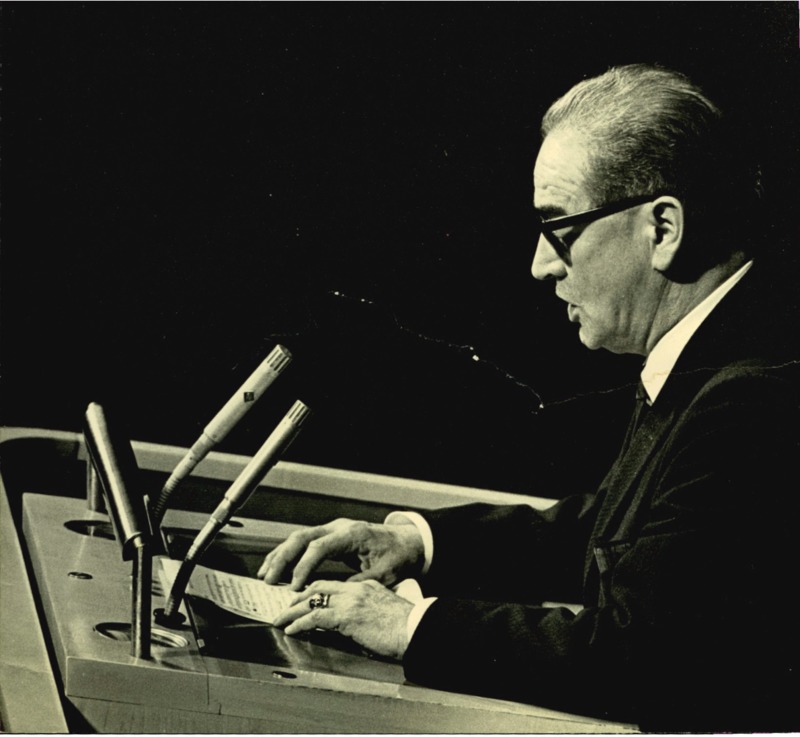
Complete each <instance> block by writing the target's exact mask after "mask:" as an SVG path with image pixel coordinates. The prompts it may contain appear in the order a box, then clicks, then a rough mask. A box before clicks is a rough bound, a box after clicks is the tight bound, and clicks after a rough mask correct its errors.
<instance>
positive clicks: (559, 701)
mask: <svg viewBox="0 0 800 737" xmlns="http://www.w3.org/2000/svg"><path fill="white" fill-rule="evenodd" d="M797 430H798V413H797V398H796V396H795V395H794V393H793V392H792V391H789V390H787V384H785V383H784V382H783V381H780V380H778V379H775V378H774V377H772V376H769V375H766V374H762V373H760V372H758V371H752V370H748V371H738V372H734V373H733V374H732V375H727V376H721V377H718V378H717V379H714V380H713V381H712V382H710V383H709V384H708V385H707V386H706V387H705V388H704V389H703V391H701V392H700V394H699V395H698V396H697V397H696V399H695V400H694V402H693V403H692V405H691V406H690V407H689V408H688V410H687V411H686V412H685V413H684V415H683V416H682V417H681V418H679V420H678V421H677V422H676V423H675V425H674V429H673V430H672V432H671V433H670V435H669V436H668V438H667V441H666V446H665V449H664V451H663V453H661V454H660V459H661V460H660V461H659V463H658V468H657V469H656V470H655V473H654V476H653V480H652V482H651V484H650V487H649V491H648V493H649V494H650V498H649V499H648V501H647V503H646V506H647V513H646V518H645V521H644V524H643V525H642V527H641V529H640V530H639V531H638V532H637V534H636V537H635V539H628V540H614V541H612V542H611V543H610V544H609V545H606V546H603V547H599V548H598V549H597V550H596V551H595V557H596V560H595V563H596V565H597V567H598V575H599V578H600V590H599V595H598V597H597V600H596V601H595V602H588V603H589V604H590V605H589V606H587V607H586V608H585V609H584V610H583V611H582V612H580V613H579V614H577V615H573V614H571V613H570V612H569V611H567V610H565V609H544V608H541V607H538V606H531V605H525V604H519V603H512V602H510V601H506V602H498V601H478V600H475V599H474V598H447V597H443V598H441V599H439V600H438V601H437V602H435V603H434V604H433V605H432V606H431V607H430V609H429V610H428V612H427V613H426V615H425V616H424V617H423V619H422V621H421V623H420V625H419V627H418V628H417V630H416V633H415V635H414V637H413V638H412V640H411V643H410V644H409V647H408V650H407V652H406V655H405V659H404V666H405V671H406V675H407V677H408V678H409V679H410V680H412V681H415V682H418V683H422V684H425V685H430V686H434V687H438V688H444V689H450V690H458V691H466V692H471V693H479V694H482V695H487V696H495V697H499V698H506V699H513V700H519V701H527V702H530V703H536V704H539V705H542V706H549V707H552V708H559V709H564V710H567V711H573V712H582V713H591V714H596V715H599V716H605V717H608V718H616V719H623V720H626V721H639V722H640V723H641V724H642V725H643V726H644V727H645V728H648V726H649V727H652V728H654V729H666V730H669V731H671V730H672V729H673V728H681V729H682V730H683V729H686V724H687V723H689V724H691V725H692V727H693V728H695V729H700V730H702V729H714V730H719V729H725V728H726V727H732V728H733V729H734V731H742V730H743V729H744V730H745V731H748V730H749V728H750V727H752V728H753V729H759V730H761V729H762V728H763V727H770V728H772V727H776V726H777V727H781V726H785V725H784V724H783V723H782V722H781V721H780V720H781V718H782V717H783V716H785V714H782V713H781V712H780V708H781V705H782V704H784V703H791V702H786V701H785V699H784V700H782V695H783V696H785V694H786V689H787V688H788V687H787V685H786V684H787V683H788V682H789V681H791V679H792V678H793V677H794V678H795V680H796V676H792V675H791V669H792V664H793V663H794V670H795V672H796V662H795V661H794V660H793V659H794V658H796V655H797V628H796V627H786V626H781V622H782V619H783V617H782V611H781V606H780V598H781V596H782V593H781V592H784V591H785V590H786V586H787V583H788V581H789V580H791V578H792V576H793V575H794V574H796V570H797V563H798V555H797V552H796V547H797V546H796V545H794V543H793V537H794V534H793V529H792V528H793V527H794V526H795V524H796V520H797V512H798V494H797V493H796V490H795V489H796V479H794V478H793V477H794V476H795V475H796V474H794V473H793V471H794V466H795V463H796V458H797V455H798V450H800V447H798V439H797V438H798V433H797ZM789 470H791V471H792V473H788V474H787V471H789ZM533 529H534V530H535V531H536V533H538V532H539V531H540V529H541V523H540V522H538V521H537V522H535V523H534V525H533ZM556 529H557V528H556ZM472 534H473V535H476V536H477V537H479V536H478V530H477V528H475V529H474V530H472ZM506 534H508V535H509V536H510V535H512V534H514V535H520V534H522V535H524V534H525V533H524V532H523V530H522V526H520V527H518V528H513V527H512V528H509V531H508V532H507V533H506ZM453 535H454V533H453ZM500 539H501V538H500V536H499V535H498V534H494V533H493V534H492V535H490V536H489V537H488V538H487V540H490V541H492V543H493V544H499V541H500ZM445 540H446V541H447V542H445V543H444V545H446V546H448V547H449V546H451V545H452V549H445V550H444V551H443V550H442V549H441V546H440V541H439V539H438V538H435V545H436V547H435V554H434V563H433V567H432V568H431V573H434V572H435V571H434V567H436V566H437V565H439V564H440V563H441V564H442V565H444V566H446V567H447V570H448V572H449V571H450V570H451V569H452V567H454V566H455V565H456V561H455V559H454V557H457V556H458V555H461V554H462V549H463V548H464V547H466V546H467V545H468V541H461V542H460V547H459V545H454V544H453V543H451V542H450V537H446V538H445ZM556 547H557V546H556ZM506 550H507V551H508V552H509V554H508V555H507V556H502V555H498V553H497V551H495V552H494V553H492V554H491V556H489V557H490V558H491V562H492V564H494V565H497V566H503V567H505V569H507V570H506V571H505V572H504V573H502V578H504V579H508V578H509V577H510V575H511V574H510V573H509V572H508V571H509V570H511V571H516V572H517V573H519V572H520V571H524V570H527V569H528V568H534V569H536V568H537V565H538V561H537V558H536V557H535V555H534V554H538V553H539V552H540V547H539V545H538V544H533V545H531V546H530V551H531V553H532V554H531V555H530V556H527V555H525V546H524V545H523V544H520V543H518V542H513V543H511V544H510V545H509V547H507V548H506ZM465 555H467V558H466V559H467V560H474V558H470V557H469V555H468V554H466V553H465ZM473 555H474V554H473ZM437 556H440V557H437ZM516 556H519V557H516ZM553 570H557V567H556V568H554V569H553ZM440 575H441V574H440ZM487 575H488V571H487ZM792 687H796V683H795V685H794V686H792ZM751 718H752V719H754V720H755V721H754V722H753V723H751V722H748V721H747V720H748V719H751ZM726 719H727V720H729V721H725V720H726ZM759 719H760V720H761V721H759ZM687 720H688V722H687ZM765 720H766V721H765ZM770 720H772V721H770ZM795 726H796V725H795Z"/></svg>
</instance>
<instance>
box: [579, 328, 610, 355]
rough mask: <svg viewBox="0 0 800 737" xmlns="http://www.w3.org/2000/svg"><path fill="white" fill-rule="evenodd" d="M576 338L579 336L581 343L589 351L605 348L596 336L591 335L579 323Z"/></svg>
mask: <svg viewBox="0 0 800 737" xmlns="http://www.w3.org/2000/svg"><path fill="white" fill-rule="evenodd" d="M578 338H580V341H581V343H583V344H584V345H585V346H586V347H587V348H588V349H589V350H590V351H596V350H597V349H598V348H605V346H604V345H603V344H602V343H601V342H600V341H599V340H597V336H595V335H592V333H591V332H590V331H588V330H586V328H585V327H584V326H583V325H581V328H580V330H579V331H578Z"/></svg>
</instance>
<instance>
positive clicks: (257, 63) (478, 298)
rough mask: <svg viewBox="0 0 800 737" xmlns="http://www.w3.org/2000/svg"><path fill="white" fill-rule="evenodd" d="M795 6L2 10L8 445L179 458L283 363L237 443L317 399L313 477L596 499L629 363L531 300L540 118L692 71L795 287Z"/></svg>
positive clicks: (630, 375) (250, 443)
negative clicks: (583, 92) (588, 82)
mask: <svg viewBox="0 0 800 737" xmlns="http://www.w3.org/2000/svg"><path fill="white" fill-rule="evenodd" d="M797 13H798V10H797V4H796V3H792V2H788V3H771V2H770V3H708V4H705V3H686V4H683V3H620V4H613V3H590V4H580V3H547V4H546V3H518V4H506V3H492V4H479V3H469V4H454V3H446V4H429V3H410V4H406V3H389V4H380V3H365V4H345V3H326V4H313V3H298V4H284V3H266V4H250V3H248V4H233V3H230V4H213V3H198V4H188V5H184V4H165V3H142V4H116V3H111V4H102V3H90V4H86V5H82V4H71V3H57V4H47V3H32V4H21V3H14V4H5V5H4V6H3V7H2V21H3V101H2V104H3V128H2V224H1V225H0V227H1V228H2V231H1V232H0V236H1V237H2V250H1V251H0V258H2V262H1V265H2V283H1V284H0V297H1V298H2V323H0V329H1V331H2V332H0V339H1V342H0V350H1V351H2V354H1V356H0V357H1V359H2V372H3V377H2V397H1V399H2V410H1V411H2V415H0V421H2V423H3V424H5V425H23V426H34V427H48V428H57V429H67V430H79V429H80V428H81V422H82V414H83V411H84V410H85V407H86V405H87V403H88V402H89V401H92V400H100V401H103V402H104V403H105V404H106V407H107V409H109V410H110V411H113V412H114V413H116V414H117V415H118V416H119V417H120V418H122V419H124V420H125V422H126V423H127V425H128V428H129V434H130V435H131V436H132V437H135V438H137V439H142V440H149V441H154V442H167V443H174V444H178V445H188V444H190V443H191V442H192V441H193V440H194V439H195V437H196V436H197V434H198V433H199V432H200V430H201V429H202V427H203V426H204V425H205V424H206V423H207V422H208V420H210V419H211V417H212V416H213V415H214V413H215V412H216V410H217V409H218V408H219V407H220V406H221V405H222V404H223V403H224V402H225V401H226V400H227V398H228V396H229V395H230V394H231V393H232V392H233V391H234V390H235V389H236V388H237V387H238V386H239V385H240V383H241V382H242V381H243V380H244V379H245V378H246V377H247V375H248V374H249V373H250V371H252V369H253V368H255V366H256V365H257V364H258V363H259V362H260V361H261V360H262V358H263V357H264V356H265V355H266V353H267V352H268V351H269V350H270V348H271V347H272V346H273V345H274V344H275V342H276V341H280V342H282V343H283V344H284V345H286V346H287V347H289V348H290V349H291V350H292V352H293V353H294V355H295V360H294V362H293V364H292V366H291V367H290V369H289V372H288V373H287V374H286V375H284V376H282V377H281V379H280V380H279V383H276V385H275V386H274V387H273V388H272V389H271V390H270V392H269V393H268V395H267V396H266V397H265V399H264V400H262V402H261V403H260V404H259V405H258V406H257V407H256V408H255V409H254V410H253V412H252V413H251V414H250V415H249V416H248V418H247V419H246V420H245V421H244V422H243V423H242V426H241V427H240V428H237V430H235V431H234V432H233V433H232V434H231V435H230V436H229V438H228V439H227V440H226V441H224V443H223V444H222V446H221V448H220V449H222V450H229V451H234V452H242V453H252V452H254V451H255V450H256V449H257V448H258V446H259V445H260V443H261V442H262V440H263V439H264V437H266V435H267V433H268V432H269V430H270V429H271V427H272V425H273V424H274V423H275V422H276V421H277V420H278V419H279V417H280V416H282V415H283V413H284V412H285V410H286V409H287V408H288V406H289V405H290V403H291V401H292V400H293V399H294V398H295V397H301V398H303V399H304V400H305V401H307V402H308V403H309V404H310V405H312V407H313V409H314V410H315V416H314V418H313V419H312V420H311V421H310V423H309V424H308V425H307V427H306V429H305V430H304V432H303V434H302V435H301V437H300V439H299V440H298V441H297V442H296V443H295V444H294V445H293V447H292V448H291V449H290V451H289V455H288V457H289V458H291V459H293V460H302V461H307V462H312V463H320V464H324V465H331V466H338V467H345V468H357V469H362V470H370V471H378V472H384V473H394V474H401V475H408V476H416V477H423V478H431V479H437V480H442V481H451V482H456V483H465V484H471V485H479V486H487V487H493V488H503V489H511V490H523V491H524V490H528V491H539V492H540V493H547V494H548V495H554V496H558V495H561V494H562V493H565V492H566V491H569V490H571V489H572V488H574V487H580V486H581V485H582V484H585V483H594V482H596V480H597V479H598V478H599V477H600V476H601V475H602V472H603V470H604V466H606V465H607V463H608V458H609V456H612V457H613V453H614V450H615V446H616V444H617V443H618V442H619V440H620V436H621V433H622V432H623V430H624V426H625V424H626V421H627V412H628V410H629V406H630V401H631V400H630V392H631V382H632V381H634V380H635V374H636V372H637V369H638V366H639V364H640V360H639V359H636V358H632V357H619V356H612V355H610V354H607V353H605V352H590V351H588V350H586V349H585V348H583V347H582V346H581V345H580V343H579V342H578V340H577V337H576V333H575V327H574V326H573V325H571V324H569V323H568V322H567V319H566V313H565V310H564V309H563V305H562V304H561V303H559V302H557V301H556V300H555V299H554V298H553V294H552V286H551V285H542V284H536V283H535V282H534V281H533V279H532V278H531V276H530V273H529V267H530V261H531V258H532V255H533V250H534V246H535V243H536V238H537V234H536V226H535V222H534V219H533V215H532V212H531V207H530V199H531V184H530V179H531V168H532V164H533V161H534V159H535V156H536V152H537V148H538V142H539V141H538V122H539V120H540V118H541V115H542V113H543V112H544V110H545V109H546V108H547V106H548V105H549V103H550V102H552V100H553V99H555V98H556V97H557V96H559V95H560V94H562V93H563V92H564V91H566V89H568V88H569V87H570V86H571V85H572V84H574V83H575V82H576V81H578V80H579V79H581V78H582V77H585V76H591V75H594V74H597V73H600V72H602V71H604V70H605V69H606V68H607V67H608V66H610V65H613V64H619V63H628V62H636V61H649V62H660V63H663V64H665V65H668V66H673V67H676V68H678V69H680V70H682V71H685V72H686V73H688V74H689V75H690V76H691V77H693V78H694V79H695V80H696V81H698V82H700V83H701V84H702V85H704V86H705V87H706V89H707V90H708V91H709V93H710V94H711V95H712V97H716V99H718V100H719V101H721V103H722V104H723V105H726V106H728V107H729V108H731V109H733V110H734V111H738V112H739V113H740V114H742V115H744V116H746V117H747V118H748V119H749V120H751V121H752V128H751V131H749V132H748V134H747V135H745V136H743V140H742V141H741V145H742V146H743V147H754V146H755V147H757V148H760V149H762V154H761V155H762V161H763V169H764V172H765V183H766V187H767V192H768V195H769V200H768V207H769V210H768V217H767V218H765V223H764V232H765V233H766V234H767V236H768V238H767V241H768V244H769V246H770V249H769V250H770V255H771V257H773V258H778V259H781V260H782V262H783V263H784V264H785V270H784V273H785V275H786V277H787V279H788V280H789V281H788V283H789V284H791V285H793V284H794V283H795V275H796V273H797V264H798V258H797V255H796V253H795V252H796V250H797V248H796V247H797V235H798V227H797V224H798V218H797V203H798V202H800V196H799V195H800V192H798V177H797V163H798V152H799V151H800V133H799V132H798V129H800V125H798V119H799V118H798V97H800V96H798V93H797V90H798V89H800V74H798V72H800V51H799V50H798V17H797ZM731 217H732V218H735V217H736V207H735V203H733V206H732V209H731ZM776 288H777V286H776ZM792 294H794V291H793V292H792ZM476 355H477V356H478V359H475V358H474V356H476ZM542 404H543V405H544V407H545V408H544V409H543V410H542V409H541V407H540V405H542ZM554 469H559V474H558V481H559V483H560V484H561V486H559V487H558V488H551V487H549V486H547V485H546V484H547V483H548V482H549V481H552V479H553V475H554V474H553V471H554Z"/></svg>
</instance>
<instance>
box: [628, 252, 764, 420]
mask: <svg viewBox="0 0 800 737" xmlns="http://www.w3.org/2000/svg"><path fill="white" fill-rule="evenodd" d="M752 265H753V262H752V261H748V262H747V263H746V264H745V265H744V266H742V268H741V269H739V270H738V271H737V272H736V273H735V274H733V275H732V276H730V277H729V278H728V279H726V280H725V281H724V282H723V283H722V284H720V285H719V286H718V287H717V288H716V289H715V290H714V291H713V292H711V294H709V295H708V297H706V298H705V299H704V300H703V301H702V302H700V304H698V305H697V306H696V307H694V308H693V309H692V311H691V312H689V313H688V314H687V315H686V316H685V317H683V318H682V319H681V320H680V321H679V322H678V323H677V324H676V325H674V326H673V327H672V328H670V330H668V331H667V332H666V333H664V335H662V336H661V339H660V340H659V341H658V343H656V345H655V347H654V348H653V350H652V351H650V354H649V355H648V356H647V360H646V361H645V363H644V368H643V369H642V373H641V378H642V384H643V385H644V389H645V392H647V402H648V404H653V402H655V401H656V398H657V397H658V395H659V393H660V392H661V389H662V388H663V387H664V384H665V383H666V381H667V378H668V377H669V375H670V372H671V371H672V369H673V368H674V367H675V363H676V361H677V360H678V357H679V356H680V355H681V353H682V351H683V349H684V348H685V347H686V344H687V343H688V342H689V339H690V338H691V337H692V336H693V335H694V334H695V332H696V330H697V328H699V327H700V325H701V324H702V322H703V320H705V319H706V318H707V317H708V316H709V315H710V314H711V312H712V310H713V309H714V308H715V307H716V306H717V305H718V304H719V303H720V302H721V301H722V298H723V297H724V296H725V295H726V294H727V293H728V292H730V291H731V289H733V288H734V287H735V286H736V284H738V282H739V280H740V279H741V278H742V277H743V276H744V275H745V274H746V273H747V271H748V270H749V269H750V267H751V266H752Z"/></svg>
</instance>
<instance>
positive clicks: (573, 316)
mask: <svg viewBox="0 0 800 737" xmlns="http://www.w3.org/2000/svg"><path fill="white" fill-rule="evenodd" d="M567 317H568V318H569V321H570V322H577V321H578V308H577V307H576V306H575V305H574V304H572V303H571V302H570V303H569V304H567Z"/></svg>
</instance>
